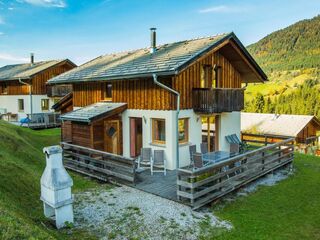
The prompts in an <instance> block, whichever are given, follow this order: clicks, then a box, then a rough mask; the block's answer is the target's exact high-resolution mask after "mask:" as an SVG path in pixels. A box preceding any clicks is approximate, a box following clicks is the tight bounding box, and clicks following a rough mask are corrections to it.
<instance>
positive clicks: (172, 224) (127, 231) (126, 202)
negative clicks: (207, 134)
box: [74, 169, 292, 239]
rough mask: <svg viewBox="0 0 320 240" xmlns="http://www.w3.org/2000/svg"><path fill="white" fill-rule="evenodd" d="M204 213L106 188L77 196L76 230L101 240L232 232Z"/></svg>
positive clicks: (272, 178)
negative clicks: (89, 233) (86, 232)
mask: <svg viewBox="0 0 320 240" xmlns="http://www.w3.org/2000/svg"><path fill="white" fill-rule="evenodd" d="M291 173H292V171H291V170H290V169H284V170H279V171H276V172H275V173H274V174H271V175H267V176H265V177H263V178H260V179H258V180H256V181H254V182H252V183H251V184H248V185H247V186H246V187H244V188H242V189H240V190H239V191H237V192H235V193H231V194H228V195H227V196H225V197H224V198H223V199H222V202H230V201H235V200H236V199H237V198H238V197H239V196H246V195H248V194H250V193H251V192H253V191H256V190H257V188H258V186H260V185H267V186H272V185H274V184H276V183H277V182H279V181H281V180H283V179H285V178H287V177H288V176H289V175H290V174H291ZM222 202H221V203H222ZM223 205H224V204H223V203H222V205H221V206H220V207H223ZM220 207H219V206H218V208H220ZM202 209H203V210H202V211H192V210H191V209H190V208H189V207H187V206H185V205H182V204H180V203H177V202H174V201H171V200H167V199H164V198H161V197H158V196H155V195H153V194H150V193H146V192H143V191H140V190H138V189H134V188H131V187H127V186H123V187H115V188H112V189H106V188H104V187H103V186H102V187H99V188H96V189H93V190H91V191H87V192H82V193H78V194H76V195H75V205H74V214H75V228H76V229H78V228H82V229H86V230H89V231H90V232H92V233H94V234H95V235H97V236H98V237H99V238H100V239H198V238H199V236H200V233H201V236H202V237H203V239H206V236H211V237H212V236H214V235H215V234H217V235H218V234H219V233H220V232H221V231H226V230H230V229H231V228H232V225H231V224H230V223H228V222H226V221H222V220H219V219H218V218H217V217H215V216H214V215H213V213H212V211H210V209H209V208H202Z"/></svg>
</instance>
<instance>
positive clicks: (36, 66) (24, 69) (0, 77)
mask: <svg viewBox="0 0 320 240" xmlns="http://www.w3.org/2000/svg"><path fill="white" fill-rule="evenodd" d="M33 59H34V58H33V55H32V56H31V61H30V63H24V64H14V65H7V66H4V67H1V68H0V113H2V114H12V115H16V116H18V119H20V118H22V117H26V115H27V114H30V113H31V112H32V113H44V112H49V111H50V110H51V106H52V105H53V104H54V103H56V102H57V101H58V100H59V99H60V98H61V97H63V96H64V95H66V94H67V93H69V92H71V91H72V85H70V84H63V85H60V86H48V85H47V81H48V80H49V79H50V78H52V77H55V76H58V75H60V74H62V73H64V72H67V71H69V70H71V69H73V68H75V67H76V65H75V64H74V63H73V62H71V61H70V60H68V59H65V60H50V61H41V62H34V60H33Z"/></svg>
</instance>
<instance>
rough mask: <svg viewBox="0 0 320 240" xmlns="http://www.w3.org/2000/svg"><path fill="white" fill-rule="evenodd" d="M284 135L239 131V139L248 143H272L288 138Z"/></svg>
mask: <svg viewBox="0 0 320 240" xmlns="http://www.w3.org/2000/svg"><path fill="white" fill-rule="evenodd" d="M288 138H289V137H286V136H278V135H271V134H251V133H241V140H242V141H245V142H250V143H258V144H263V145H268V144H273V143H277V142H281V141H283V140H286V139H288Z"/></svg>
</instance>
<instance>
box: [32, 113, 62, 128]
mask: <svg viewBox="0 0 320 240" xmlns="http://www.w3.org/2000/svg"><path fill="white" fill-rule="evenodd" d="M28 117H29V118H30V122H29V123H28V126H29V128H33V129H38V128H39V129H40V128H52V127H60V126H61V120H60V113H56V112H48V113H33V114H28Z"/></svg>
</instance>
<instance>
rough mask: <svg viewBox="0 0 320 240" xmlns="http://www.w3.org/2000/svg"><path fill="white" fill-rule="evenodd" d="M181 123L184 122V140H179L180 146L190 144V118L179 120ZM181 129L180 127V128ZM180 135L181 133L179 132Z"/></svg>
mask: <svg viewBox="0 0 320 240" xmlns="http://www.w3.org/2000/svg"><path fill="white" fill-rule="evenodd" d="M179 121H184V139H181V140H180V139H179V137H178V140H179V144H184V143H188V142H189V118H179ZM178 127H179V126H178ZM179 134H180V131H179Z"/></svg>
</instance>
